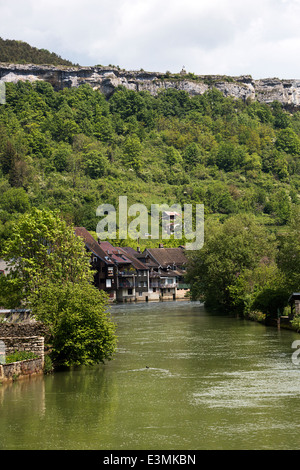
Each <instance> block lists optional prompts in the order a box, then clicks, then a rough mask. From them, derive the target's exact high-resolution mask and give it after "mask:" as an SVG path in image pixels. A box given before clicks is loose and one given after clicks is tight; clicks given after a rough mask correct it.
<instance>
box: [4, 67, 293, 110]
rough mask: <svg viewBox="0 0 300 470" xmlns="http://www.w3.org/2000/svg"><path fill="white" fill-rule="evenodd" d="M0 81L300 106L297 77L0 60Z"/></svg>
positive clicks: (290, 106) (108, 91) (60, 87)
mask: <svg viewBox="0 0 300 470" xmlns="http://www.w3.org/2000/svg"><path fill="white" fill-rule="evenodd" d="M0 80H1V81H2V82H13V83H16V82H17V81H19V80H21V81H29V82H34V81H36V80H43V81H47V82H49V83H51V84H52V85H53V87H54V89H55V90H60V89H63V88H65V87H78V86H79V85H82V84H84V83H87V84H89V85H91V86H92V87H93V88H94V89H99V90H100V91H101V92H102V93H104V94H105V95H106V96H109V95H111V94H112V93H113V92H114V90H115V88H116V87H117V86H119V85H122V86H124V87H126V88H127V89H130V90H134V91H148V92H149V93H151V94H152V95H156V94H157V93H158V91H159V90H161V89H167V88H176V89H177V90H185V91H186V92H188V93H189V94H190V95H199V94H203V93H205V91H207V90H209V89H211V88H213V87H214V88H217V89H218V90H220V91H221V92H222V93H223V94H224V95H225V96H232V97H234V98H240V99H243V100H246V99H247V98H250V99H252V100H257V101H259V102H262V103H271V102H273V101H275V100H276V101H279V102H280V103H282V104H283V105H284V106H285V107H287V108H295V107H299V106H300V80H280V79H277V78H272V79H270V78H268V79H261V80H253V79H252V77H251V76H248V75H246V76H241V77H223V76H212V75H209V76H204V75H199V76H197V77H195V76H194V77H193V79H192V78H190V77H189V76H188V75H184V74H182V75H179V74H178V75H172V74H162V73H156V72H144V71H139V72H136V71H124V70H119V69H118V68H114V67H65V66H64V67H62V66H58V67H55V66H51V65H16V64H4V63H2V64H1V63H0Z"/></svg>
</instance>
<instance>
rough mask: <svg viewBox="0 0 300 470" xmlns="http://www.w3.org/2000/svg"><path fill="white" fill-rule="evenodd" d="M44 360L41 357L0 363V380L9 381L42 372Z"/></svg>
mask: <svg viewBox="0 0 300 470" xmlns="http://www.w3.org/2000/svg"><path fill="white" fill-rule="evenodd" d="M43 367H44V362H43V359H42V358H38V359H29V360H27V361H19V362H11V363H10V364H0V382H11V381H13V380H15V379H22V378H27V377H31V376H33V375H38V374H42V373H43Z"/></svg>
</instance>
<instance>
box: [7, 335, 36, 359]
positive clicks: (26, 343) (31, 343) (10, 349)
mask: <svg viewBox="0 0 300 470" xmlns="http://www.w3.org/2000/svg"><path fill="white" fill-rule="evenodd" d="M0 341H3V343H4V345H5V355H6V356H8V355H9V354H13V353H14V352H15V351H26V352H32V353H33V354H36V355H37V356H39V357H41V358H42V359H43V360H44V337H43V336H27V337H26V336H13V337H9V336H4V337H1V336H0Z"/></svg>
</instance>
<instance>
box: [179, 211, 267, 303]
mask: <svg viewBox="0 0 300 470" xmlns="http://www.w3.org/2000/svg"><path fill="white" fill-rule="evenodd" d="M274 242H275V241H274V238H273V237H272V236H271V235H268V233H267V231H266V230H265V229H264V228H263V227H261V226H260V225H259V224H258V223H256V222H255V221H254V220H253V218H250V217H248V216H232V217H230V218H229V219H227V220H226V221H225V222H224V223H223V224H219V223H216V222H214V223H206V227H205V243H204V247H203V248H202V249H201V250H199V252H196V253H194V254H193V256H192V257H191V260H190V267H189V273H188V280H189V281H190V282H191V293H192V297H193V298H194V299H197V298H199V299H202V300H204V301H205V302H206V304H207V305H209V306H214V307H221V308H222V309H224V310H225V311H230V309H234V307H235V301H234V298H233V296H232V289H233V288H234V287H235V286H236V284H237V282H238V279H239V276H240V275H241V274H242V273H243V272H244V271H245V270H254V269H255V268H257V267H258V266H259V264H260V263H261V261H262V259H263V258H267V259H270V260H271V259H273V258H274V257H275V245H274Z"/></svg>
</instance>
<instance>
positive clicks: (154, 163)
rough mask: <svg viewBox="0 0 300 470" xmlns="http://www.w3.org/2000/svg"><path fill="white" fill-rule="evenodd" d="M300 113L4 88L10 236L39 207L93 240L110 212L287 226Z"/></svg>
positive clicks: (0, 115) (167, 96) (0, 149)
mask: <svg viewBox="0 0 300 470" xmlns="http://www.w3.org/2000/svg"><path fill="white" fill-rule="evenodd" d="M299 135H300V113H299V112H296V113H294V114H293V115H291V114H288V113H287V112H285V111H284V110H283V109H282V108H281V106H280V105H278V104H277V103H274V104H273V105H271V106H267V105H262V104H258V103H256V102H254V103H250V102H249V103H242V102H241V101H234V100H233V99H231V98H224V97H223V96H222V94H221V93H219V92H217V91H211V92H208V93H206V94H205V95H202V96H196V97H192V98H191V97H189V95H188V94H187V93H185V92H180V91H175V90H168V91H166V92H163V93H161V94H159V96H157V97H153V96H150V94H148V93H145V92H144V93H136V92H133V91H128V90H125V89H118V90H117V91H116V92H115V93H114V95H113V96H112V97H111V98H110V99H109V100H108V101H106V100H105V98H104V96H103V95H102V94H101V93H99V92H98V91H93V90H92V89H91V88H90V87H89V86H83V87H80V88H78V89H76V88H73V89H65V90H63V91H61V92H54V91H53V89H52V87H51V85H49V84H48V83H44V82H37V83H35V84H34V85H30V84H27V83H21V82H19V83H18V84H17V85H14V84H11V83H8V84H7V85H6V104H5V105H2V106H0V136H1V140H0V163H1V183H0V184H1V194H2V197H1V203H0V204H1V206H0V207H1V235H2V236H3V235H5V234H6V233H7V230H8V226H9V221H10V220H12V219H13V218H14V217H15V216H17V215H18V213H21V212H24V211H25V210H27V209H28V208H29V207H30V206H36V207H45V206H46V207H48V208H51V209H54V208H59V209H60V210H61V211H62V213H63V214H64V215H65V216H66V217H68V218H69V220H70V221H71V222H73V223H74V224H76V225H84V226H86V228H87V229H88V230H95V227H96V220H97V219H96V217H95V210H96V208H97V206H98V205H99V204H101V203H103V202H107V203H112V204H115V205H116V204H117V203H118V197H119V195H127V196H128V198H129V203H133V202H141V203H144V204H146V205H147V206H148V207H150V203H151V202H156V203H163V202H165V203H168V204H172V203H175V202H177V203H179V204H183V203H184V202H186V203H192V202H194V203H204V204H205V210H206V214H207V215H213V216H221V217H222V218H224V217H226V216H228V215H229V214H234V213H245V212H247V213H251V214H253V215H254V216H255V217H258V218H259V220H260V221H261V222H263V223H266V224H270V225H275V226H282V225H284V224H285V223H286V222H288V221H289V219H290V217H291V211H292V208H293V206H294V205H298V204H299V197H298V193H299V187H300V174H299V171H300V166H299V154H300V137H299Z"/></svg>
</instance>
